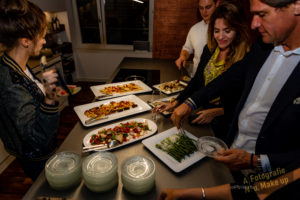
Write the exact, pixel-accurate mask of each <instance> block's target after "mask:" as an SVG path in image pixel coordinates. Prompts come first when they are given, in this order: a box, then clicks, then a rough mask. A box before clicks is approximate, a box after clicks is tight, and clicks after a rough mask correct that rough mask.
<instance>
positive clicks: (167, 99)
mask: <svg viewBox="0 0 300 200" xmlns="http://www.w3.org/2000/svg"><path fill="white" fill-rule="evenodd" d="M177 96H178V95H173V96H168V97H166V98H161V99H156V100H154V101H152V102H150V103H149V105H150V106H152V107H153V108H154V107H155V106H156V104H159V103H160V102H164V103H168V102H170V100H171V99H172V98H176V97H177ZM162 114H163V115H170V114H172V112H169V111H164V112H162Z"/></svg>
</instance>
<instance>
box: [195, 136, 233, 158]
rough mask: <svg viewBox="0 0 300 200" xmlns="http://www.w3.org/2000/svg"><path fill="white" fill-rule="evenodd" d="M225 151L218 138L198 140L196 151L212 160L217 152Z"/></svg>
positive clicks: (209, 137) (201, 138)
mask: <svg viewBox="0 0 300 200" xmlns="http://www.w3.org/2000/svg"><path fill="white" fill-rule="evenodd" d="M227 149H228V147H227V145H226V144H225V142H223V140H221V139H219V138H216V137H212V136H203V137H200V138H199V139H198V150H199V151H200V152H201V153H203V154H204V155H206V156H208V157H211V158H213V157H214V156H215V155H216V154H218V153H217V152H218V151H220V150H227Z"/></svg>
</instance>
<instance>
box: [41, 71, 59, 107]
mask: <svg viewBox="0 0 300 200" xmlns="http://www.w3.org/2000/svg"><path fill="white" fill-rule="evenodd" d="M42 76H43V81H42V83H43V86H44V88H45V94H46V95H45V103H46V104H49V105H54V104H55V101H56V100H57V95H56V83H57V77H58V74H57V73H56V71H55V70H50V71H46V72H44V73H43V75H42Z"/></svg>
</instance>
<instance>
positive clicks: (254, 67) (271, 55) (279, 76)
mask: <svg viewBox="0 0 300 200" xmlns="http://www.w3.org/2000/svg"><path fill="white" fill-rule="evenodd" d="M250 4H251V5H250V10H251V12H252V13H253V14H254V16H253V19H252V24H251V28H253V29H258V31H259V32H260V34H261V36H262V41H263V42H264V43H271V44H274V46H275V47H274V46H272V47H271V48H270V46H268V45H263V44H260V43H256V44H254V45H253V46H252V48H251V50H250V52H249V54H248V55H246V56H245V58H244V59H243V60H242V61H241V62H239V63H236V64H235V65H233V66H232V67H231V68H230V69H229V70H228V71H226V72H225V73H223V74H222V75H221V76H219V77H218V78H217V79H215V80H214V81H213V82H211V84H209V85H208V86H207V87H206V88H204V89H202V90H199V91H197V92H195V93H194V94H193V95H192V96H191V97H190V98H188V99H187V100H186V101H185V103H183V104H181V105H180V106H179V107H177V108H176V109H175V110H174V113H173V115H172V116H171V119H172V120H173V122H174V123H175V125H176V126H177V127H179V124H180V121H181V120H182V119H185V118H186V117H187V116H188V115H189V114H190V113H191V111H192V110H193V109H195V108H197V107H198V106H200V105H202V104H203V103H205V102H207V101H209V100H211V99H214V98H216V97H218V96H220V95H222V94H224V93H227V94H230V93H234V92H235V91H233V90H231V88H234V86H235V85H237V84H238V85H242V86H243V92H242V95H241V97H240V101H239V104H238V105H237V107H236V112H235V116H234V119H233V123H232V127H231V129H230V131H229V133H228V134H227V136H226V138H227V139H226V142H227V144H228V145H229V146H231V149H229V150H226V151H223V152H221V156H216V157H215V159H216V160H218V161H220V162H223V163H225V164H226V165H228V166H229V167H230V168H231V169H233V170H241V169H248V168H259V169H261V170H263V171H270V170H272V169H276V168H278V167H282V168H283V167H285V168H288V167H290V166H291V165H294V164H295V163H298V164H299V161H300V62H299V61H300V1H298V0H250ZM295 166H296V167H297V165H295Z"/></svg>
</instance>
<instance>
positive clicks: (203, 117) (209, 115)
mask: <svg viewBox="0 0 300 200" xmlns="http://www.w3.org/2000/svg"><path fill="white" fill-rule="evenodd" d="M197 114H198V117H197V118H196V119H194V120H193V121H192V124H194V123H197V124H209V123H210V122H211V121H212V120H213V119H214V118H215V117H217V116H220V115H223V114H224V109H223V108H212V109H207V110H201V111H199V112H197Z"/></svg>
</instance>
